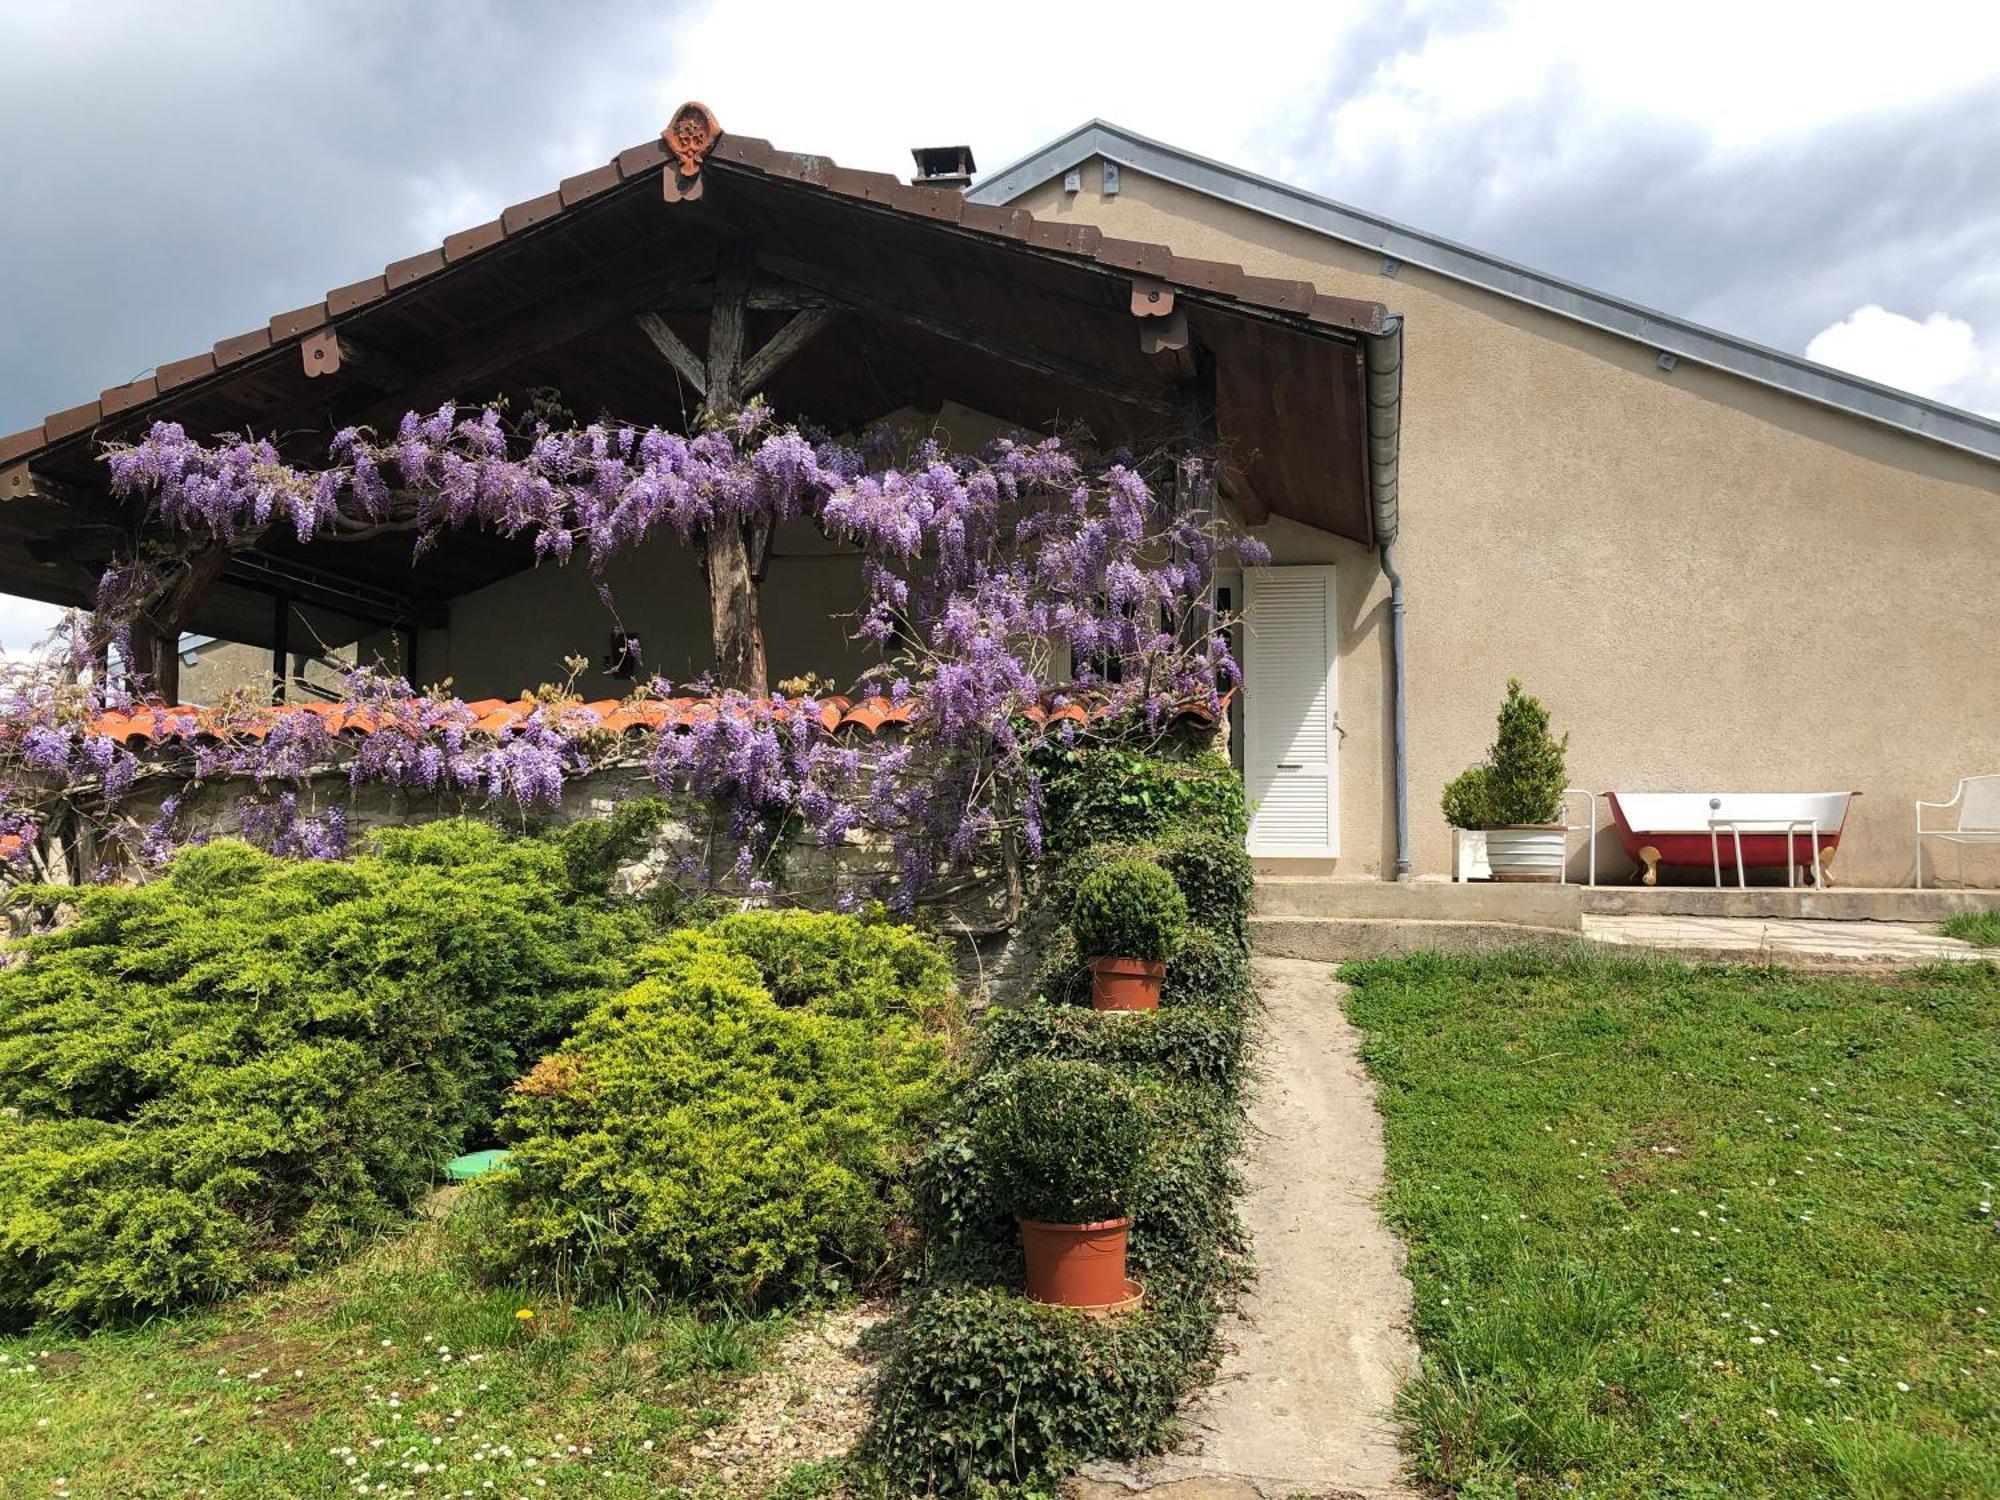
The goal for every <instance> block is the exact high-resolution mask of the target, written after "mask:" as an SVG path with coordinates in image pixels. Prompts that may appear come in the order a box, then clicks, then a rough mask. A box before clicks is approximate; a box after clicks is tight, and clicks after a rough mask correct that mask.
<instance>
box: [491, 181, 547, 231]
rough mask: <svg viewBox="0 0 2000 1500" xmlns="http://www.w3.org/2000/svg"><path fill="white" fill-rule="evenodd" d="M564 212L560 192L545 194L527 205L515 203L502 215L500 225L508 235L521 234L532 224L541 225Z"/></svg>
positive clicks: (529, 201) (531, 200) (532, 199)
mask: <svg viewBox="0 0 2000 1500" xmlns="http://www.w3.org/2000/svg"><path fill="white" fill-rule="evenodd" d="M562 211H563V196H562V193H561V192H560V191H557V192H553V193H543V194H542V195H541V196H540V197H539V198H530V199H528V201H527V202H525V203H515V204H512V205H510V206H509V207H508V208H507V209H505V210H504V211H503V212H502V213H501V215H500V225H501V228H503V229H504V230H505V231H506V232H507V233H508V234H519V233H520V232H521V231H522V230H524V229H526V228H527V227H528V226H529V225H530V224H539V223H541V222H542V221H543V220H545V219H553V218H554V217H555V216H556V215H557V214H559V213H561V212H562Z"/></svg>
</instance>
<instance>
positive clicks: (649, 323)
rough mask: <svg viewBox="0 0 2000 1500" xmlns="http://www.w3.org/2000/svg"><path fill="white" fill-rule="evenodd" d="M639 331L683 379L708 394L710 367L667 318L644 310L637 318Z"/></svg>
mask: <svg viewBox="0 0 2000 1500" xmlns="http://www.w3.org/2000/svg"><path fill="white" fill-rule="evenodd" d="M636 321H637V322H638V324H639V331H640V332H641V333H643V334H645V335H646V338H647V340H648V342H650V343H651V344H652V346H653V347H654V348H655V349H657V350H659V351H660V358H662V359H664V360H665V361H666V362H667V363H668V364H670V365H672V366H673V367H674V369H675V370H677V371H679V372H680V377H681V379H683V380H685V381H686V382H687V383H688V384H689V385H691V386H693V387H694V388H695V390H697V391H699V392H700V393H701V394H702V395H704V396H706V395H707V394H708V367H707V365H705V364H704V363H702V359H701V356H700V355H698V354H696V353H695V352H694V350H692V349H690V348H688V346H687V341H686V340H685V339H683V338H682V337H681V336H680V335H679V334H678V333H675V332H674V331H673V329H672V328H670V327H668V326H667V320H666V319H665V318H663V317H661V316H660V314H658V313H656V312H642V313H640V314H639V316H638V318H637V320H636Z"/></svg>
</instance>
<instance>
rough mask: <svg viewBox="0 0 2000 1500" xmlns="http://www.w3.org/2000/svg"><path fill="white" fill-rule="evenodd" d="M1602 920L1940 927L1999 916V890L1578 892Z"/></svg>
mask: <svg viewBox="0 0 2000 1500" xmlns="http://www.w3.org/2000/svg"><path fill="white" fill-rule="evenodd" d="M1575 889H1576V890H1578V891H1579V893H1580V898H1581V900H1582V902H1583V910H1584V911H1585V912H1587V913H1589V914H1590V915H1592V916H1600V917H1642V916H1644V917H1736V918H1751V917H1764V918H1773V919H1778V920H1792V921H1800V920H1802V921H1809V922H1814V921H1817V922H1942V921H1943V920H1944V919H1945V918H1946V917H1948V916H1951V915H1952V914H1953V913H1955V912H1962V911H2000V891H1974V890H1923V891H1919V890H1912V889H1909V888H1907V887H1867V886H1854V887H1851V888H1850V887H1845V886H1834V887H1833V888H1832V889H1830V890H1824V891H1819V890H1814V889H1812V888H1811V887H1810V886H1800V887H1787V886H1755V885H1753V886H1749V887H1747V888H1743V889H1739V888H1737V887H1735V886H1727V885H1726V886H1722V887H1720V888H1717V887H1715V886H1706V885H1662V886H1651V887H1648V886H1629V885H1600V886H1579V887H1575Z"/></svg>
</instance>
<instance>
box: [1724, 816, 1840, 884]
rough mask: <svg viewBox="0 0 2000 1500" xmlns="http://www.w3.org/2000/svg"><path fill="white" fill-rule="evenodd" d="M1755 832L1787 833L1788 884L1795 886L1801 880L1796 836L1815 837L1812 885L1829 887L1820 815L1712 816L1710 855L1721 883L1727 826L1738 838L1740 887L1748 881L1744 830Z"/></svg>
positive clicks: (1737, 852) (1738, 877) (1786, 871)
mask: <svg viewBox="0 0 2000 1500" xmlns="http://www.w3.org/2000/svg"><path fill="white" fill-rule="evenodd" d="M1746 828H1747V829H1749V830H1750V831H1751V832H1752V833H1778V832H1780V831H1782V832H1783V833H1784V835H1785V884H1786V886H1787V887H1796V886H1797V885H1798V883H1799V861H1798V855H1797V848H1796V846H1795V845H1794V844H1793V842H1792V839H1793V836H1794V835H1796V834H1799V833H1803V834H1805V835H1806V836H1807V837H1808V838H1810V839H1811V840H1812V867H1813V888H1814V889H1815V890H1825V889H1826V872H1825V871H1824V870H1822V869H1821V868H1820V863H1819V819H1818V818H1710V819H1709V820H1708V857H1709V860H1710V862H1711V864H1713V866H1714V868H1715V884H1716V886H1717V888H1718V889H1719V888H1720V887H1721V885H1722V842H1721V835H1722V832H1723V830H1724V829H1727V830H1728V831H1729V835H1730V837H1731V838H1732V839H1734V840H1735V842H1736V888H1737V889H1738V890H1741V889H1742V888H1743V887H1744V886H1746V885H1748V884H1749V882H1748V881H1747V880H1745V879H1744V878H1743V830H1744V829H1746Z"/></svg>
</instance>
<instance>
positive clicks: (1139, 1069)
mask: <svg viewBox="0 0 2000 1500" xmlns="http://www.w3.org/2000/svg"><path fill="white" fill-rule="evenodd" d="M1243 1027H1244V1022H1243V1018H1242V1017H1241V1016H1240V1015H1238V1014H1236V1013H1235V1012H1233V1011H1231V1010H1228V1009H1224V1008H1220V1007H1207V1006H1200V1007H1195V1006H1189V1007H1170V1008H1165V1009H1161V1010H1155V1011H1135V1012H1133V1013H1132V1014H1131V1015H1129V1016H1127V1017H1125V1018H1124V1019H1123V1020H1122V1021H1120V1022H1119V1023H1118V1024H1115V1025H1106V1024H1105V1022H1104V1020H1103V1018H1102V1017H1100V1016H1099V1015H1097V1014H1096V1012H1094V1011H1090V1010H1085V1009H1082V1008H1081V1007H1079V1006H1075V1005H1050V1004H1046V1003H1042V1004H1035V1005H1024V1006H1021V1007H1019V1008H1018V1009H1012V1010H996V1011H995V1012H993V1014H992V1015H990V1016H989V1017H987V1020H986V1024H985V1026H984V1027H983V1028H981V1033H980V1036H981V1040H982V1042H983V1043H984V1045H985V1048H986V1055H987V1057H988V1058H989V1059H990V1061H991V1065H992V1066H994V1067H996V1068H1011V1067H1013V1066H1015V1065H1016V1064H1018V1063H1021V1062H1024V1061H1026V1060H1027V1059H1029V1058H1031V1057H1057V1058H1065V1059H1073V1060H1075V1061H1078V1062H1094V1063H1103V1064H1105V1065H1107V1066H1111V1067H1116V1068H1119V1069H1121V1070H1123V1071H1125V1072H1127V1073H1130V1074H1132V1075H1133V1076H1135V1077H1140V1078H1148V1079H1157V1080H1182V1081H1186V1082H1190V1083H1205V1084H1219V1085H1221V1086H1222V1087H1224V1088H1227V1089H1233V1088H1234V1087H1235V1086H1236V1083H1237V1081H1238V1078H1239V1076H1240V1074H1241V1071H1242V1065H1243V1050H1244V1048H1243Z"/></svg>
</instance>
